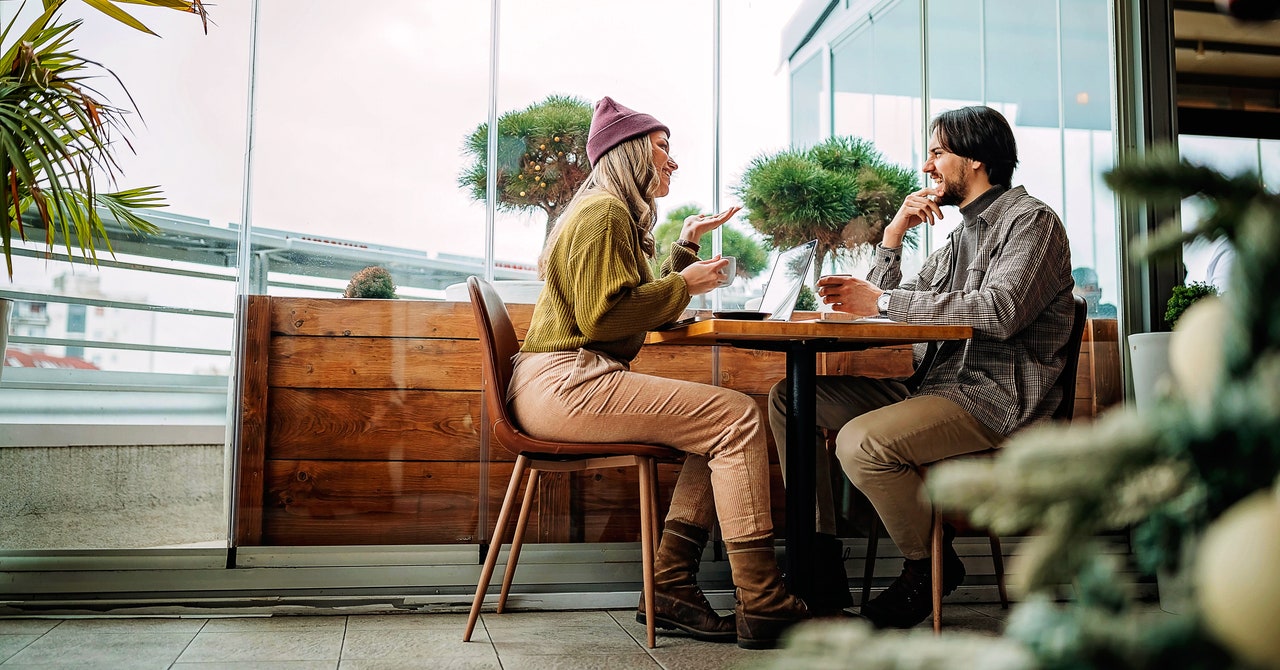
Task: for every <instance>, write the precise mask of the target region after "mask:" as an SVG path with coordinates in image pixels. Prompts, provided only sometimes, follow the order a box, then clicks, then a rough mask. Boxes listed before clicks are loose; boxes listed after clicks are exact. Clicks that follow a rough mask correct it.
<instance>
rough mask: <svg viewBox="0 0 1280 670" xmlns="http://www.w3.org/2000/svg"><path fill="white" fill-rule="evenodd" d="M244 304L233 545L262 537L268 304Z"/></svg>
mask: <svg viewBox="0 0 1280 670" xmlns="http://www.w3.org/2000/svg"><path fill="white" fill-rule="evenodd" d="M242 304H243V305H244V310H245V311H244V315H243V316H244V318H243V319H242V321H243V323H244V328H245V341H244V352H243V355H242V357H241V361H240V384H241V386H240V419H239V420H240V424H239V429H238V430H237V443H236V447H237V448H236V462H235V468H236V484H235V502H234V504H233V505H232V510H233V518H234V522H233V524H234V526H233V527H234V528H235V531H234V536H233V538H232V541H233V542H234V544H235V546H245V545H256V544H258V543H259V542H260V541H261V539H262V515H263V509H262V496H263V486H264V480H263V463H264V460H265V458H266V453H267V438H266V436H267V426H268V424H269V422H270V421H269V420H270V417H271V415H270V414H269V413H268V409H267V408H268V401H267V396H268V387H267V373H268V364H269V361H268V356H267V349H268V344H269V343H270V340H271V330H270V326H271V315H270V312H271V305H270V298H268V297H267V296H265V295H251V296H247V300H246V301H245V302H244V303H242Z"/></svg>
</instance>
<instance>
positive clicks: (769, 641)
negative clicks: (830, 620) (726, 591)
mask: <svg viewBox="0 0 1280 670" xmlns="http://www.w3.org/2000/svg"><path fill="white" fill-rule="evenodd" d="M724 545H725V549H726V550H727V553H728V554H729V567H730V568H731V569H732V570H733V585H734V586H736V587H738V588H737V597H738V606H737V607H736V608H735V610H734V614H735V618H736V619H737V624H738V646H739V647H742V648H743V649H772V648H773V647H775V646H777V644H778V638H779V637H780V636H781V635H782V633H783V631H785V630H786V629H788V628H790V627H791V626H792V625H794V624H796V623H798V622H800V621H803V620H805V619H808V618H809V617H810V616H811V614H810V613H809V607H808V606H807V605H805V604H804V601H803V600H801V599H799V598H797V597H795V596H793V595H791V594H790V593H787V588H786V586H785V585H784V584H783V583H782V572H781V571H780V570H778V560H777V558H776V557H775V556H774V553H773V536H772V535H770V536H768V537H764V538H761V539H758V540H747V541H746V542H725V543H724Z"/></svg>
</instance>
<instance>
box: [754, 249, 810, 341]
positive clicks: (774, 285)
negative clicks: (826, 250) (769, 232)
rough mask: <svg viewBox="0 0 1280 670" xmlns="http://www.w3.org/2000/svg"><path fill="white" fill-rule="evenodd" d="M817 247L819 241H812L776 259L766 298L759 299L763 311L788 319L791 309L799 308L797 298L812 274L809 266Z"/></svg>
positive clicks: (765, 292) (771, 316)
mask: <svg viewBox="0 0 1280 670" xmlns="http://www.w3.org/2000/svg"><path fill="white" fill-rule="evenodd" d="M817 249H818V241H817V240H809V241H808V242H805V243H804V244H801V245H800V246H798V247H792V248H790V249H787V250H786V251H783V252H782V253H780V254H778V258H777V259H776V260H774V262H773V271H772V272H771V273H770V274H769V283H768V284H765V287H764V297H763V298H761V299H760V311H761V312H765V313H766V314H768V315H769V316H768V319H769V320H770V321H787V320H789V319H790V318H791V312H793V311H795V308H796V298H799V297H800V289H801V288H803V287H804V281H805V279H806V278H808V276H809V266H810V265H811V264H812V263H813V256H814V252H815V251H817Z"/></svg>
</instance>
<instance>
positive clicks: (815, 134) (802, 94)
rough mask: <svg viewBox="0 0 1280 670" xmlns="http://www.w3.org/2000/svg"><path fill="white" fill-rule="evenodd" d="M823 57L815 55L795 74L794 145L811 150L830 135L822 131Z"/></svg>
mask: <svg viewBox="0 0 1280 670" xmlns="http://www.w3.org/2000/svg"><path fill="white" fill-rule="evenodd" d="M822 97H823V96H822V55H821V54H815V55H814V56H813V57H812V58H810V59H809V60H808V61H806V62H805V63H804V64H803V65H801V66H799V67H797V68H795V69H793V70H792V71H791V144H792V146H797V147H807V146H810V145H812V144H816V143H817V142H818V141H820V140H821V139H822V138H824V137H826V133H825V132H823V129H822V127H821V126H822V111H821V106H822Z"/></svg>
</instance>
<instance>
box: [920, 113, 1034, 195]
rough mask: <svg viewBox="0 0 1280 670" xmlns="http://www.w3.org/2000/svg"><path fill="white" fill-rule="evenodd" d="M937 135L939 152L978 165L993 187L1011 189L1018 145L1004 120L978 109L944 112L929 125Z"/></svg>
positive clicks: (1016, 164)
mask: <svg viewBox="0 0 1280 670" xmlns="http://www.w3.org/2000/svg"><path fill="white" fill-rule="evenodd" d="M934 131H937V132H938V140H939V141H940V142H941V143H942V148H943V149H946V150H947V151H950V152H951V153H953V154H955V155H957V156H963V157H964V158H969V159H972V160H975V161H981V162H982V164H983V165H986V166H987V178H988V179H989V180H990V181H991V183H992V184H993V185H999V186H1006V187H1007V186H1012V185H1013V184H1012V182H1013V169H1014V168H1015V167H1017V166H1018V143H1017V141H1015V140H1014V139H1013V129H1012V128H1010V127H1009V122H1008V121H1006V120H1005V118H1004V116H1003V115H1001V114H1000V112H997V111H996V110H994V109H991V108H990V107H984V106H981V105H978V106H974V107H962V108H960V109H953V110H951V111H948V112H943V113H941V114H939V115H938V116H937V118H935V119H934V120H933V122H932V123H930V124H929V132H931V133H932V132H934Z"/></svg>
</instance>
